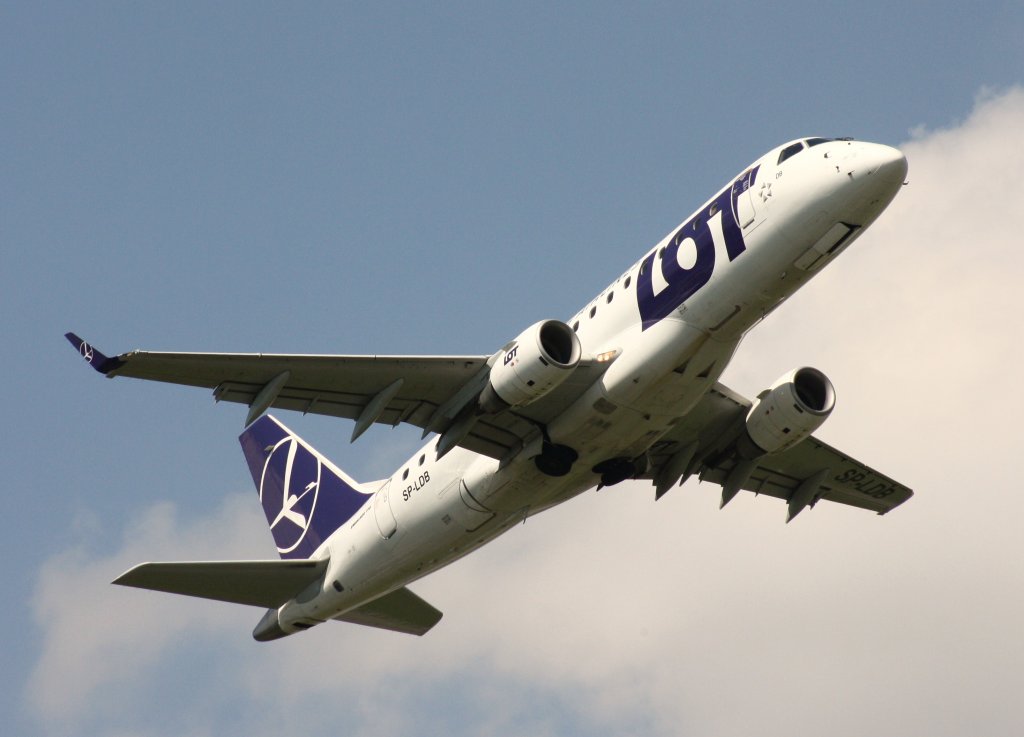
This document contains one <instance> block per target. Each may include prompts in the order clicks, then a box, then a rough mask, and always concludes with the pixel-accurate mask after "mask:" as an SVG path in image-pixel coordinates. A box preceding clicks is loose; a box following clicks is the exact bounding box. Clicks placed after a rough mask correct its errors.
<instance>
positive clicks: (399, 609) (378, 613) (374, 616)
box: [335, 586, 443, 635]
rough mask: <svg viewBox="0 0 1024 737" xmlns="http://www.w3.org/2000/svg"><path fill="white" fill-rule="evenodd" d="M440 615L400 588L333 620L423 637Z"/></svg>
mask: <svg viewBox="0 0 1024 737" xmlns="http://www.w3.org/2000/svg"><path fill="white" fill-rule="evenodd" d="M442 616H443V615H442V614H441V612H440V611H438V610H437V609H435V608H434V607H432V606H430V604H428V603H427V602H425V601H423V599H421V598H420V597H418V596H416V594H414V593H413V592H411V591H409V589H407V588H405V587H404V586H403V587H402V588H400V589H398V590H397V591H392V592H391V593H390V594H387V595H386V596H382V597H380V598H379V599H375V600H374V601H371V602H370V603H369V604H363V605H362V606H361V607H358V608H356V609H353V610H352V611H350V612H345V613H344V614H341V615H338V616H337V617H335V619H337V620H339V621H341V622H351V623H353V624H363V625H366V626H367V627H377V628H378V629H382V630H392V631H393V632H404V633H406V634H408V635H422V634H425V633H426V632H427V631H428V630H430V628H431V627H433V626H434V625H435V624H437V623H438V622H439V621H440V620H441V617H442Z"/></svg>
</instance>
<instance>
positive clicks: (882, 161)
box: [863, 143, 907, 184]
mask: <svg viewBox="0 0 1024 737" xmlns="http://www.w3.org/2000/svg"><path fill="white" fill-rule="evenodd" d="M863 165H864V166H865V168H866V169H867V172H868V174H871V175H880V176H881V177H884V178H885V179H888V180H895V181H898V182H900V183H901V184H902V183H903V181H904V179H906V176H907V157H906V156H904V155H903V152H902V151H900V150H899V149H898V148H893V147H892V146H885V145H883V144H880V143H874V144H871V145H870V147H869V148H868V150H867V151H866V152H865V155H864V157H863Z"/></svg>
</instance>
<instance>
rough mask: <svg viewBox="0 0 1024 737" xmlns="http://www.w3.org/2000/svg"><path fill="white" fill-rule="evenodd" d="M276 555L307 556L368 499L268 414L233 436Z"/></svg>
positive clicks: (327, 462) (353, 483) (321, 457)
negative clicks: (236, 439)
mask: <svg viewBox="0 0 1024 737" xmlns="http://www.w3.org/2000/svg"><path fill="white" fill-rule="evenodd" d="M238 439H239V441H240V442H241V444H242V452H243V453H245V459H246V461H248V463H249V471H250V472H251V473H252V480H253V481H254V482H255V484H256V489H257V490H258V491H259V494H260V502H261V503H262V504H263V511H264V512H265V513H266V515H267V523H268V524H269V525H270V531H271V532H272V533H273V534H274V542H275V543H277V552H279V553H280V554H281V557H282V558H308V557H310V556H311V555H312V554H313V553H314V552H316V549H317V548H318V547H320V544H321V543H322V542H323V541H324V540H326V539H327V538H328V537H329V536H330V535H331V533H333V532H334V531H335V530H337V529H338V528H339V527H341V526H342V525H343V524H345V522H346V521H348V520H349V519H351V518H352V517H353V515H355V513H356V512H358V511H359V509H360V508H362V506H363V505H364V504H365V503H366V501H367V500H368V499H369V498H370V492H366V491H362V490H360V489H359V488H358V484H357V483H356V482H355V481H353V480H352V479H350V478H348V477H347V476H346V475H345V474H344V473H342V472H341V471H340V470H339V469H338V468H337V467H336V466H334V464H332V463H331V462H330V461H329V460H327V459H326V458H325V457H324V456H322V455H320V454H319V453H318V452H317V451H316V450H314V449H313V448H311V447H310V446H309V445H307V444H306V443H305V441H303V440H302V439H301V438H300V437H298V436H297V435H295V433H293V432H292V431H291V430H289V429H288V428H287V427H285V426H284V425H282V424H281V423H280V422H278V421H277V420H276V419H274V418H273V417H271V416H270V415H264V416H263V417H261V418H259V419H258V420H256V421H255V422H254V423H252V424H251V425H249V427H247V428H246V429H245V432H243V433H242V434H241V435H240V436H239V438H238Z"/></svg>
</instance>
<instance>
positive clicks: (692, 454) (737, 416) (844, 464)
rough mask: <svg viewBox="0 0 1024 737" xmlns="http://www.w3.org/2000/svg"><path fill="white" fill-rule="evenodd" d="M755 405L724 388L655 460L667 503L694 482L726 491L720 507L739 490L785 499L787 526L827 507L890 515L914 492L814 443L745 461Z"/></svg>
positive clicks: (666, 441) (658, 446)
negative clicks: (677, 488) (678, 487)
mask: <svg viewBox="0 0 1024 737" xmlns="http://www.w3.org/2000/svg"><path fill="white" fill-rule="evenodd" d="M750 406H751V403H750V402H749V401H748V400H747V399H745V398H744V397H742V396H741V395H739V394H737V393H736V392H734V391H732V390H731V389H729V388H728V387H726V386H724V385H722V384H715V386H714V387H713V388H712V389H711V390H710V391H709V392H708V393H707V394H706V395H705V396H704V397H703V398H702V399H701V401H700V402H699V403H698V404H697V406H696V407H694V409H693V410H692V411H691V412H690V413H689V414H687V415H686V416H685V417H684V418H682V420H681V421H680V422H679V423H678V424H677V425H676V426H675V427H673V429H672V430H671V431H670V432H669V433H668V434H667V435H666V436H664V437H663V438H662V439H661V440H659V441H658V442H657V443H655V444H654V446H653V447H652V448H651V451H650V453H649V456H650V459H651V465H650V468H649V470H648V473H647V474H645V475H644V476H642V477H641V478H649V479H651V480H652V481H653V482H654V484H655V486H656V489H657V491H656V495H657V496H658V497H661V496H662V495H663V494H665V493H666V492H667V491H668V490H669V489H670V488H672V486H673V485H674V484H675V483H676V482H677V481H678V482H679V483H680V484H682V483H683V481H685V480H686V479H687V478H689V477H690V476H691V475H693V474H695V473H696V474H698V475H699V478H700V480H701V481H711V482H713V483H715V484H719V485H720V486H722V506H725V504H727V503H728V502H729V501H730V500H731V499H732V498H733V497H734V496H735V495H736V494H737V493H738V492H739V491H740V490H746V491H752V492H754V493H755V494H767V495H768V496H774V497H778V498H780V499H785V500H786V501H787V503H788V507H789V514H788V516H787V520H786V521H787V522H788V521H789V520H791V519H793V517H795V516H796V515H797V514H799V513H800V512H801V511H802V510H803V509H805V508H807V507H813V506H814V505H815V504H816V503H817V502H818V501H820V500H822V499H824V500H826V501H831V502H839V503H840V504H847V505H850V506H854V507H860V508H861V509H869V510H872V511H874V512H877V513H878V514H885V513H886V512H889V511H891V510H892V509H894V508H896V507H898V506H899V505H900V504H902V503H903V502H905V501H907V499H909V498H910V497H911V496H913V492H912V491H911V490H910V489H909V488H907V487H906V486H904V485H903V484H900V483H899V482H897V481H894V480H893V479H891V478H889V477H888V476H885V475H883V474H881V473H879V472H878V471H875V470H874V469H872V468H870V467H868V466H866V465H864V464H863V463H861V462H860V461H857V460H855V459H854V458H851V457H850V456H849V455H847V454H845V453H843V452H841V451H839V450H837V449H836V448H833V447H832V446H830V445H828V444H826V443H823V442H822V441H820V440H818V439H817V438H816V437H814V436H813V435H812V436H811V437H809V438H807V439H806V440H804V441H803V442H801V443H798V444H797V445H795V446H793V447H792V448H790V449H789V450H786V451H782V452H780V453H773V454H769V455H765V456H762V457H761V458H758V459H757V460H756V461H754V462H750V461H744V460H742V459H741V458H739V457H738V456H737V455H736V454H734V453H733V452H732V451H731V448H732V443H733V441H735V439H736V437H737V436H738V435H739V433H740V432H742V430H743V426H744V420H745V418H746V415H747V411H748V410H749V409H750Z"/></svg>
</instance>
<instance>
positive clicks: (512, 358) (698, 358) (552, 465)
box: [66, 137, 912, 641]
mask: <svg viewBox="0 0 1024 737" xmlns="http://www.w3.org/2000/svg"><path fill="white" fill-rule="evenodd" d="M906 174H907V161H906V158H905V157H904V155H903V154H902V153H901V152H900V151H899V150H898V149H895V148H892V147H889V146H886V145H882V144H876V143H867V142H860V141H855V140H853V139H850V138H817V137H815V138H802V139H798V140H795V141H791V142H789V143H786V144H784V145H782V146H779V147H777V148H775V149H773V150H771V151H769V152H768V153H766V154H765V155H763V156H761V157H760V158H759V159H757V160H756V161H754V162H753V163H752V164H751V165H750V166H748V167H747V168H745V169H744V170H743V171H742V172H741V173H740V174H739V175H738V176H736V177H734V178H733V179H732V180H730V181H729V182H728V183H727V184H726V185H725V186H724V187H723V188H722V189H720V190H719V191H718V192H717V193H716V194H715V195H714V196H713V197H712V198H711V199H709V200H708V201H707V202H705V203H704V204H703V205H702V206H701V207H700V208H699V209H698V210H697V211H696V212H694V213H693V214H692V215H690V217H688V218H687V219H686V220H684V221H683V222H682V223H681V224H680V225H679V226H678V227H676V228H674V229H673V230H672V231H671V232H670V233H669V234H668V235H667V236H665V238H664V239H662V240H661V241H660V242H659V243H658V244H657V245H655V246H654V247H653V248H650V249H648V250H647V251H646V252H645V253H644V255H643V256H642V257H641V258H640V259H639V260H638V261H636V262H635V263H634V264H632V265H631V266H630V267H629V268H628V269H626V270H625V271H624V272H623V273H622V274H621V275H620V276H619V277H618V278H616V279H615V281H613V282H612V283H611V284H609V285H608V286H607V287H606V288H605V289H604V290H602V291H601V292H600V293H599V294H598V295H597V296H596V297H595V298H594V299H593V300H591V301H590V302H589V303H588V304H587V305H586V306H584V307H583V309H581V310H580V311H579V312H578V313H576V315H575V316H573V317H572V318H570V319H569V320H568V321H567V322H562V321H559V320H555V319H548V320H542V321H540V322H537V323H536V324H534V325H531V326H530V327H528V328H526V329H525V330H524V331H523V332H522V333H520V334H519V335H518V336H516V337H515V338H514V339H513V340H510V341H508V342H507V343H505V344H504V345H502V347H501V348H500V349H499V350H497V351H496V352H495V353H493V354H491V355H476V356H373V355H367V356H356V355H274V354H265V353H259V354H218V353H159V352H145V351H132V352H129V353H124V354H121V355H117V356H107V355H104V354H103V353H101V352H100V351H99V350H97V349H96V348H95V347H93V346H92V345H91V344H89V343H87V342H86V341H84V340H82V339H81V338H79V337H78V336H76V335H75V334H73V333H68V334H67V335H66V337H67V339H68V340H69V341H70V342H71V343H72V345H74V346H75V348H76V349H77V350H79V352H80V353H81V355H82V356H83V357H84V358H85V359H86V361H88V363H89V364H90V365H91V366H92V367H93V368H94V369H96V370H97V371H99V372H100V373H102V374H105V375H107V376H108V377H118V376H127V377H134V378H138V379H149V380H153V381H163V382H171V383H176V384H184V385H189V386H197V387H206V388H208V389H212V390H213V396H214V399H215V400H217V401H228V402H238V403H241V404H245V405H247V406H248V408H249V411H248V415H247V417H246V419H245V429H244V431H243V432H242V434H241V436H240V438H239V439H240V442H241V446H242V450H243V453H244V455H245V458H246V461H247V463H248V466H249V470H250V472H251V474H252V478H253V482H254V483H255V485H256V488H257V490H258V492H259V497H260V501H261V503H262V506H263V509H264V512H265V513H266V517H267V523H268V524H269V526H270V529H271V533H272V534H273V537H274V541H275V543H276V546H277V549H278V552H279V554H280V560H263V561H200V562H163V563H143V564H140V565H138V566H136V567H134V568H132V569H130V570H129V571H127V572H126V573H124V574H123V575H121V576H120V577H118V578H117V579H116V580H115V581H114V583H116V584H121V585H125V586H134V587H139V588H145V589H153V590H157V591H165V592H171V593H177V594H184V595H189V596H197V597H203V598H208V599H215V600H221V601H227V602H233V603H239V604H247V605H251V606H258V607H262V608H265V609H266V613H265V614H264V616H263V617H262V619H260V621H259V623H258V624H257V625H256V627H255V629H254V630H253V637H254V638H255V639H256V640H259V641H266V640H274V639H278V638H281V637H284V636H286V635H291V634H293V633H296V632H300V631H303V630H307V629H309V628H311V627H313V626H315V625H318V624H321V623H323V622H326V621H327V620H339V621H344V622H353V623H357V624H363V625H368V626H372V627H379V628H383V629H388V630H394V631H398V632H405V633H409V634H415V635H422V634H424V633H426V632H427V631H428V630H430V629H431V628H432V627H433V626H434V625H435V624H437V622H438V621H439V620H440V618H441V612H440V611H439V610H437V609H436V608H434V607H433V606H432V605H430V604H428V603H427V602H426V601H424V600H423V599H421V598H420V597H418V596H417V595H416V594H414V593H413V592H412V591H411V590H410V589H409V588H408V584H409V583H411V582H413V581H416V580H418V579H419V578H421V577H423V576H425V575H427V574H429V573H431V572H432V571H435V570H437V569H439V568H441V567H443V566H446V565H448V564H450V563H452V562H453V561H455V560H457V559H459V558H461V557H463V556H465V555H467V554H468V553H470V552H472V551H474V550H476V549H478V548H479V547H481V546H482V545H484V544H486V543H487V542H489V541H491V540H494V539H495V538H496V537H498V536H499V535H501V534H502V533H504V532H505V531H507V530H508V529H510V528H511V527H512V526H514V525H516V524H517V523H519V522H521V521H524V520H525V519H526V518H527V517H529V516H531V515H534V514H537V513H539V512H542V511H544V510H546V509H550V508H551V507H554V506H555V505H557V504H561V503H562V502H564V501H566V500H568V499H570V498H572V497H575V496H577V495H579V494H581V493H583V492H584V491H587V490H588V489H592V488H594V487H595V486H596V487H597V488H599V489H600V488H601V487H605V486H613V485H615V484H618V483H620V482H623V481H626V480H630V479H635V480H643V481H647V482H649V483H650V484H651V485H652V486H653V491H654V497H655V499H660V498H661V497H662V496H664V495H665V494H666V493H667V492H668V491H669V490H671V489H672V488H673V487H674V486H676V485H680V486H681V485H682V484H683V482H684V481H686V480H687V479H689V478H691V477H693V476H697V477H698V478H699V479H700V480H702V481H708V482H712V483H714V484H717V485H720V486H721V487H722V496H721V506H722V507H724V506H725V505H726V504H728V503H729V502H730V501H731V500H732V499H733V498H734V497H735V496H736V495H737V494H738V493H739V492H740V491H741V490H746V491H751V492H754V494H755V495H767V496H771V497H777V498H780V499H783V500H784V501H785V503H786V507H787V517H786V521H787V522H789V521H790V520H792V519H793V518H794V517H796V516H797V515H798V514H799V513H800V512H801V511H802V510H804V509H807V508H809V507H814V506H815V504H816V503H818V502H819V501H822V500H824V501H829V502H837V503H840V504H845V505H849V506H852V507H858V508H861V509H866V510H872V511H874V512H877V513H878V514H885V513H887V512H889V511H891V510H892V509H894V508H895V507H897V506H899V505H900V504H902V503H903V502H905V501H907V500H908V499H909V498H910V497H911V495H912V492H911V490H910V489H909V488H907V487H906V486H904V485H902V484H900V483H898V482H897V481H894V480H893V479H891V478H889V477H888V476H885V475H883V474H881V473H879V472H878V471H875V470H874V469H872V468H870V467H868V466H866V465H864V464H863V463H861V462H860V461H857V460H855V459H853V458H852V457H851V456H849V455H848V454H846V453H845V452H843V451H840V450H837V449H835V448H833V447H831V446H829V445H827V444H826V443H824V442H822V441H821V440H819V439H818V438H816V437H815V436H814V435H813V433H814V432H815V431H816V430H817V429H818V428H819V427H820V426H821V425H822V423H823V422H824V421H825V420H826V419H827V418H828V416H829V414H830V413H831V412H832V409H833V407H834V406H835V389H834V387H833V386H832V383H831V381H830V380H829V379H828V377H826V376H825V374H824V373H822V372H821V371H819V370H817V369H814V368H810V367H801V368H796V369H794V370H792V371H790V372H788V373H787V374H785V375H784V376H782V377H781V378H780V379H779V380H778V381H776V382H775V383H773V384H771V385H770V386H769V388H768V389H766V390H764V391H763V392H761V393H759V394H758V395H757V397H756V398H755V399H754V400H753V401H750V400H748V399H746V398H744V397H743V396H741V395H739V394H737V393H736V392H734V391H732V390H731V389H729V388H728V387H726V386H724V385H723V384H721V383H720V382H719V381H718V378H719V376H720V375H721V374H722V372H723V371H724V369H725V367H726V365H727V364H728V363H729V361H730V359H731V358H732V357H733V354H734V353H735V351H736V349H737V347H738V346H739V343H740V341H741V340H742V338H743V337H744V335H745V334H746V333H747V332H748V331H750V330H751V329H752V328H753V327H754V326H755V325H757V324H758V323H760V322H761V321H762V320H763V319H764V318H765V317H766V316H768V315H769V314H770V313H771V312H772V311H773V310H774V309H775V308H776V307H778V306H779V305H780V304H782V302H784V301H785V300H786V299H787V298H788V297H789V296H790V295H792V294H793V293H794V292H795V291H796V290H797V289H799V288H800V287H801V286H803V285H804V284H805V283H806V282H807V281H808V280H810V279H811V278H812V277H813V276H814V275H815V274H817V273H818V272H820V271H821V269H822V268H823V267H824V266H825V265H827V264H828V263H830V262H831V261H832V260H833V259H835V258H836V256H837V255H839V254H840V253H841V252H842V251H843V250H845V249H846V248H847V247H849V245H850V244H851V243H852V242H853V241H855V240H856V239H857V238H858V237H859V236H860V235H861V233H863V232H864V230H865V229H866V228H867V227H868V226H869V225H871V224H872V223H873V222H874V221H875V219H876V218H878V216H879V215H880V214H881V213H882V211H883V210H884V209H885V208H886V207H887V206H888V205H889V203H890V202H891V201H892V200H893V198H894V197H895V196H896V193H897V192H898V191H899V189H900V187H901V186H902V185H903V184H905V177H906ZM271 408H278V409H286V410H294V411H298V412H302V413H310V412H312V413H317V414H323V415H331V416H334V417H341V418H345V419H349V420H354V422H355V424H354V426H353V429H352V434H351V440H352V441H353V442H354V441H355V440H356V439H357V438H359V437H360V436H361V435H362V434H363V433H364V432H365V431H366V430H367V429H368V428H369V427H371V426H372V425H374V424H375V423H379V424H384V425H392V426H396V425H398V424H399V423H408V424H411V425H414V426H416V427H418V428H422V430H423V437H424V438H425V439H426V438H427V436H432V437H431V438H430V439H429V441H428V442H427V444H426V445H424V446H423V447H422V448H421V449H420V450H418V451H417V452H416V453H415V454H414V455H413V456H412V457H411V458H409V460H408V461H406V462H405V463H403V464H402V465H401V466H399V468H398V469H397V470H396V471H395V472H394V473H393V474H392V475H391V476H390V477H388V478H386V479H383V480H380V481H375V482H372V483H359V482H357V481H356V480H354V479H352V478H351V477H349V476H348V475H347V474H346V473H345V472H344V471H342V470H341V469H340V468H338V467H337V466H336V465H334V464H333V463H332V462H331V461H330V460H328V459H327V458H326V457H324V456H323V455H322V454H320V453H319V452H318V451H316V450H315V449H314V448H312V447H311V446H310V445H308V444H307V443H306V442H305V441H303V440H302V439H301V438H300V437H299V436H298V435H296V434H295V433H294V432H292V431H291V430H290V429H288V428H287V427H286V426H285V425H284V424H282V423H281V422H280V421H279V420H278V419H276V418H275V417H273V416H272V415H269V414H265V413H266V412H267V410H269V409H271Z"/></svg>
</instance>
